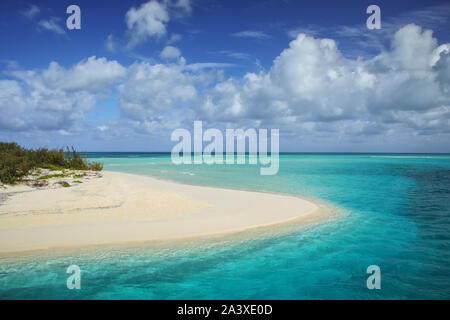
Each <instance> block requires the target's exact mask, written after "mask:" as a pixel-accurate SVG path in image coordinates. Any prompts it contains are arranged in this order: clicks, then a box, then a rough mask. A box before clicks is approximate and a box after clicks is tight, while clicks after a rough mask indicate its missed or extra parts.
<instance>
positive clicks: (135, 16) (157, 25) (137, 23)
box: [125, 0, 170, 47]
mask: <svg viewBox="0 0 450 320" xmlns="http://www.w3.org/2000/svg"><path fill="white" fill-rule="evenodd" d="M169 20H170V17H169V13H168V11H167V8H166V6H165V5H164V4H163V3H159V2H157V1H155V0H152V1H149V2H147V3H144V4H142V5H141V6H140V7H139V8H138V9H136V8H134V7H132V8H131V9H130V10H128V12H127V13H126V16H125V21H126V24H127V28H128V31H129V34H130V42H129V46H130V47H133V46H135V45H137V44H139V43H142V42H144V41H146V40H147V39H148V38H152V37H155V38H160V37H162V36H165V35H166V33H167V29H166V26H167V23H168V22H169Z"/></svg>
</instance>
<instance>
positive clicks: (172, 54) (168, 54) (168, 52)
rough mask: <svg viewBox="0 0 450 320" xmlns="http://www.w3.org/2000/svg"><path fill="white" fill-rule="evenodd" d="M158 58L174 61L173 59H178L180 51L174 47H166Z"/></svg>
mask: <svg viewBox="0 0 450 320" xmlns="http://www.w3.org/2000/svg"><path fill="white" fill-rule="evenodd" d="M159 56H160V57H161V58H163V59H167V60H174V59H178V58H179V57H181V51H180V50H179V49H178V48H176V47H173V46H166V47H165V48H164V49H163V50H162V51H161V53H160V54H159Z"/></svg>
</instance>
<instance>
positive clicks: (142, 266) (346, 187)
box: [0, 153, 450, 299]
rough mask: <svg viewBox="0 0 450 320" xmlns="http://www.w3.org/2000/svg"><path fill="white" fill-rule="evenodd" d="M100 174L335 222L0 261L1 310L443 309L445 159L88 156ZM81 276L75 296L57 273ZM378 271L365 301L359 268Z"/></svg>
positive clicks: (449, 215)
mask: <svg viewBox="0 0 450 320" xmlns="http://www.w3.org/2000/svg"><path fill="white" fill-rule="evenodd" d="M89 157H91V158H92V160H96V161H101V162H103V163H104V164H105V169H107V170H114V171H122V172H131V173H136V174H145V175H152V176H157V177H161V178H164V179H170V180H174V181H180V182H184V183H191V184H199V185H211V186H223V187H230V188H238V189H251V190H263V191H272V192H281V193H287V194H299V195H304V196H309V197H315V198H319V199H322V200H325V201H328V202H329V203H331V204H334V205H336V206H337V207H339V208H340V210H341V211H342V213H344V214H343V215H342V216H341V217H340V218H339V219H338V220H336V221H333V222H330V223H328V224H324V225H320V226H313V227H309V228H307V229H306V230H305V229H299V230H295V231H293V232H291V233H289V234H280V235H276V236H273V237H269V238H265V239H261V238H255V239H244V238H243V239H239V240H235V241H229V240H217V241H206V240H205V241H196V242H186V243H183V244H181V245H179V246H176V247H173V246H171V245H170V244H161V245H158V246H157V247H147V246H145V245H143V246H137V247H108V248H100V249H95V250H93V249H90V250H76V251H70V252H61V253H43V254H40V255H31V254H30V255H25V256H21V257H15V258H11V257H9V258H1V259H0V299H20V298H25V299H56V298H62V299H80V298H81V299H114V298H129V299H425V298H427V299H449V298H450V155H423V154H422V155H411V154H410V155H398V154H396V155H389V154H386V155H381V154H374V155H370V154H334V155H330V154H283V155H281V156H280V171H279V173H278V175H276V176H260V175H259V171H258V168H257V167H256V166H253V165H239V166H238V165H233V166H230V165H215V166H208V165H190V166H188V165H182V166H175V165H172V164H171V161H170V155H168V154H145V153H91V154H89ZM71 264H77V265H79V266H80V268H81V269H82V288H81V290H68V289H67V288H66V279H67V276H68V275H67V274H66V273H65V271H66V268H67V267H68V266H69V265H71ZM374 264H375V265H378V266H379V267H380V268H381V290H368V289H367V287H366V279H367V277H368V275H367V274H366V268H367V267H368V266H369V265H374Z"/></svg>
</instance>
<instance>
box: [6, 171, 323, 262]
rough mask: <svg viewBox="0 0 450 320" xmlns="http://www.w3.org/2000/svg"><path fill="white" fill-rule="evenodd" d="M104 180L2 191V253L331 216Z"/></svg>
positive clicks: (225, 194) (125, 177) (311, 208)
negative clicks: (3, 198) (68, 185)
mask: <svg viewBox="0 0 450 320" xmlns="http://www.w3.org/2000/svg"><path fill="white" fill-rule="evenodd" d="M101 175H102V177H100V178H95V179H87V180H86V179H85V180H83V183H80V184H77V185H75V184H74V185H72V186H71V187H69V188H63V187H61V188H56V189H39V188H31V187H26V186H22V187H10V188H8V189H6V190H1V191H0V192H1V193H2V194H3V196H5V195H7V197H6V200H5V201H3V203H1V204H0V255H1V254H6V253H15V252H23V251H30V250H42V249H54V248H66V247H67V248H69V247H84V246H90V245H106V244H121V243H128V242H130V243H131V242H134V243H135V242H148V241H162V240H164V241H166V240H179V239H184V238H195V237H205V236H210V235H222V234H223V235H225V234H231V233H236V232H241V231H245V230H248V229H253V228H258V227H263V226H271V225H278V224H281V223H286V222H293V221H296V222H299V223H301V222H302V221H311V220H315V219H320V218H323V217H324V216H326V215H327V213H328V211H329V210H328V209H327V208H326V207H324V206H322V205H319V204H317V203H315V202H313V201H310V200H306V199H302V198H300V197H295V196H287V195H278V194H270V193H262V192H249V191H239V190H228V189H221V188H212V187H201V186H192V185H185V184H179V183H174V182H169V181H163V180H159V179H156V178H152V177H148V176H139V175H134V174H127V173H118V172H109V171H105V172H102V173H101ZM0 195H1V194H0Z"/></svg>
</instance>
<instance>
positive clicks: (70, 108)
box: [0, 57, 126, 130]
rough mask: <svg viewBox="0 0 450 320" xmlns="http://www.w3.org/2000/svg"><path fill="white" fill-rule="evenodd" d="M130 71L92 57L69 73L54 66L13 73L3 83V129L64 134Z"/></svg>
mask: <svg viewBox="0 0 450 320" xmlns="http://www.w3.org/2000/svg"><path fill="white" fill-rule="evenodd" d="M125 74H126V69H125V68H124V67H123V66H121V65H120V64H119V63H118V62H116V61H108V60H106V59H105V58H98V59H97V58H96V57H90V58H89V59H87V60H84V61H81V62H79V63H78V64H76V65H75V66H73V67H71V68H69V69H66V68H64V67H62V66H60V65H59V64H58V63H56V62H51V63H50V65H49V66H48V68H47V69H44V70H26V71H23V70H22V71H11V72H10V73H9V75H10V76H11V77H13V78H15V80H2V81H0V88H1V92H2V94H1V95H0V110H1V111H2V115H9V116H8V117H2V119H3V120H2V121H1V122H0V127H1V128H2V129H11V130H33V129H38V130H62V129H66V128H67V127H70V126H71V125H72V124H73V123H74V122H75V121H76V120H81V119H83V118H84V115H85V113H86V112H87V111H89V110H90V109H91V108H92V107H93V106H94V105H95V104H96V103H97V102H98V101H99V99H103V98H106V97H107V96H108V94H109V91H110V89H111V86H112V85H113V84H114V83H115V82H116V81H118V80H119V79H121V78H122V77H124V76H125Z"/></svg>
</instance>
